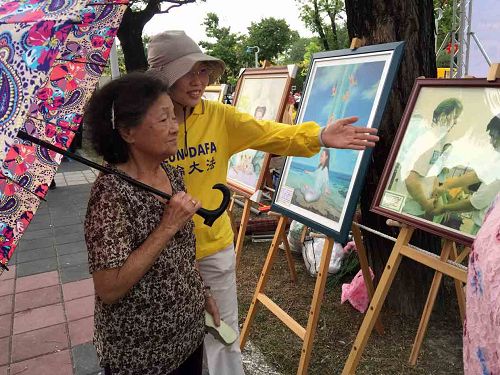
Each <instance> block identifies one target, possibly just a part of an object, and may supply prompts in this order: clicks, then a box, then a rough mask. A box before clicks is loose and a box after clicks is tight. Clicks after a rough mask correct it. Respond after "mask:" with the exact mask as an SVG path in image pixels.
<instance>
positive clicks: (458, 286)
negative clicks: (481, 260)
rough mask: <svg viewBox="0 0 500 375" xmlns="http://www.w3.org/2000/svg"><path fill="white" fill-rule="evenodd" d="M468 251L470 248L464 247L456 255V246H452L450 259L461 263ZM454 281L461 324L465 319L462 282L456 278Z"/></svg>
mask: <svg viewBox="0 0 500 375" xmlns="http://www.w3.org/2000/svg"><path fill="white" fill-rule="evenodd" d="M469 253H470V248H468V247H467V248H465V249H464V250H463V251H462V253H461V254H460V255H458V252H457V247H456V246H453V249H452V250H451V256H450V259H451V260H453V261H455V262H457V263H462V261H463V260H464V259H465V257H466V256H467V255H468V254H469ZM453 281H454V283H455V291H456V293H457V300H458V309H459V310H460V319H461V321H462V324H463V323H464V321H465V292H464V284H463V283H462V282H461V281H460V280H457V279H454V280H453Z"/></svg>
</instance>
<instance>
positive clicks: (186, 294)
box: [85, 164, 205, 375]
mask: <svg viewBox="0 0 500 375" xmlns="http://www.w3.org/2000/svg"><path fill="white" fill-rule="evenodd" d="M163 167H164V169H165V172H166V173H167V175H168V177H169V179H170V182H171V184H172V190H173V193H174V194H175V193H176V192H179V191H181V190H184V182H183V179H182V175H181V174H180V172H179V171H177V170H176V169H175V168H173V167H171V166H169V165H166V164H165V165H164V166H163ZM163 208H164V205H163V204H162V203H161V202H160V201H159V200H158V199H156V198H155V197H154V196H153V195H152V194H151V193H148V192H146V191H144V190H142V189H139V188H136V187H135V186H132V185H130V184H129V183H127V182H125V181H123V180H121V179H120V178H119V177H117V176H114V175H110V174H108V175H100V176H99V177H98V178H97V180H96V181H95V183H94V186H93V187H92V191H91V195H90V200H89V203H88V208H87V216H86V219H85V240H86V243H87V249H88V256H89V269H90V272H91V273H92V272H94V271H98V270H102V269H109V268H115V267H120V266H122V265H123V264H124V263H125V261H126V260H127V257H128V256H129V255H130V254H131V253H132V251H134V250H135V249H136V248H137V247H139V246H140V245H141V244H142V243H143V242H144V240H145V239H146V238H147V237H148V236H149V234H150V233H151V232H152V231H153V230H154V229H155V228H156V227H157V226H158V224H159V222H160V219H161V217H162V214H163ZM193 225H194V224H193V222H192V221H189V222H188V223H187V224H186V225H185V226H184V228H183V229H181V230H180V231H179V232H178V233H177V234H176V235H175V237H174V238H173V239H172V240H171V241H170V243H169V244H168V245H167V247H166V248H165V249H164V250H163V252H162V253H161V255H160V256H159V258H158V259H157V260H156V262H155V263H154V264H153V266H152V267H151V269H150V270H149V271H148V272H147V273H146V274H145V275H144V277H143V278H142V279H141V280H140V281H139V282H138V283H137V284H136V285H134V286H133V287H132V289H131V290H130V291H129V292H128V294H127V295H125V296H124V297H123V298H122V299H121V300H120V301H118V302H117V303H114V304H111V305H107V304H104V303H103V302H102V301H101V299H100V298H99V297H98V296H97V295H96V299H95V314H94V345H95V347H96V349H97V354H98V357H99V360H100V365H101V366H103V367H104V366H105V365H109V366H110V368H111V369H112V371H113V374H115V373H116V374H127V375H129V374H130V375H131V374H133V375H136V374H140V375H159V374H162V375H163V374H167V373H169V372H171V371H173V370H174V369H176V368H177V367H179V366H180V364H181V363H182V362H184V360H186V358H187V357H188V356H189V355H190V354H191V353H192V352H194V350H195V349H196V348H197V347H198V346H199V345H200V344H201V343H202V341H203V338H204V315H203V311H204V304H205V300H204V297H203V284H202V280H201V277H200V275H199V273H198V271H197V270H196V269H195V238H194V234H193Z"/></svg>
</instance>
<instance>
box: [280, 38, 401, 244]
mask: <svg viewBox="0 0 500 375" xmlns="http://www.w3.org/2000/svg"><path fill="white" fill-rule="evenodd" d="M402 47H403V44H402V43H389V44H384V45H377V46H370V47H362V48H358V49H357V50H354V51H353V50H341V51H332V52H322V53H318V54H315V55H314V56H313V62H312V65H311V68H310V71H309V76H308V79H307V85H306V88H305V90H304V96H303V99H302V100H303V102H302V104H301V108H300V112H299V114H298V117H297V123H302V122H304V121H315V122H316V123H318V124H326V123H328V122H329V121H334V120H335V119H339V118H344V117H350V116H357V117H358V118H359V120H358V121H357V123H356V124H355V125H359V126H367V127H378V125H379V123H380V119H381V117H382V113H383V110H384V108H385V104H386V101H387V97H388V95H389V91H390V87H391V85H392V82H393V79H394V76H395V74H396V70H397V67H398V65H399V62H400V59H401V52H402ZM370 153H371V150H365V151H354V150H339V149H324V148H322V149H321V150H320V152H319V153H318V154H317V155H315V156H313V157H311V158H303V157H288V158H287V159H286V163H285V167H284V169H283V175H282V177H281V180H280V183H279V186H278V189H277V192H276V194H275V197H274V201H273V207H272V210H275V211H278V212H281V213H283V214H285V215H286V216H289V217H292V218H294V219H296V220H298V221H301V222H303V223H304V224H306V225H308V226H310V227H312V228H314V229H316V230H318V231H320V232H322V233H324V234H326V235H328V236H330V237H333V238H335V239H336V240H337V241H339V242H344V241H345V239H346V238H347V235H348V232H349V230H350V227H351V222H352V217H353V215H354V211H355V208H356V207H355V206H356V204H357V201H358V198H359V192H360V189H361V185H362V182H363V178H364V173H365V170H366V167H367V164H368V160H369V159H368V158H369V157H370Z"/></svg>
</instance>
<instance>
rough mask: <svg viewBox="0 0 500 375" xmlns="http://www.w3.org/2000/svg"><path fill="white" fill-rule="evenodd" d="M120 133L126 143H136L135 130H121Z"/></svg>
mask: <svg viewBox="0 0 500 375" xmlns="http://www.w3.org/2000/svg"><path fill="white" fill-rule="evenodd" d="M118 133H119V134H120V137H122V139H123V140H124V141H125V142H126V143H128V144H133V143H134V142H135V128H120V129H118Z"/></svg>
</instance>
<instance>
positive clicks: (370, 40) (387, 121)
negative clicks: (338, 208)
mask: <svg viewBox="0 0 500 375" xmlns="http://www.w3.org/2000/svg"><path fill="white" fill-rule="evenodd" d="M345 5H346V13H347V30H348V33H349V37H350V38H351V39H352V38H353V37H360V38H365V40H366V45H372V44H379V43H386V42H394V41H401V40H404V41H406V45H405V51H404V56H403V60H402V62H401V65H400V67H399V72H398V75H397V77H396V79H395V81H394V84H393V87H392V90H391V94H390V98H389V102H388V104H387V107H386V109H385V112H384V116H383V119H382V123H381V124H380V127H379V136H380V142H379V144H378V145H377V147H375V149H374V152H373V154H372V155H373V156H372V162H371V164H370V166H369V168H368V172H367V175H366V181H365V185H364V187H363V190H362V194H361V210H362V222H363V224H365V225H366V226H368V227H370V228H373V229H376V230H379V231H381V232H384V233H387V234H390V235H392V236H394V237H395V236H397V232H398V231H397V230H394V229H391V228H388V227H387V226H386V225H385V220H386V218H384V217H382V216H379V215H376V214H373V213H371V212H370V210H369V209H370V205H371V202H372V200H373V197H374V194H375V190H376V188H377V185H378V183H379V177H380V176H381V175H382V171H383V169H384V166H385V164H386V160H387V158H388V155H389V151H390V149H391V146H392V143H393V140H394V137H395V134H396V130H397V128H398V126H399V122H400V120H401V117H402V114H403V111H404V107H405V105H406V103H407V102H408V98H409V95H410V92H411V89H412V87H413V83H414V81H415V78H417V77H419V76H425V77H435V75H436V58H435V52H434V13H433V1H432V0H405V1H400V0H384V1H377V0H346V1H345ZM364 241H365V246H366V248H367V251H368V253H369V257H370V260H371V263H372V266H373V268H374V272H375V274H376V276H377V277H380V275H381V274H382V272H383V270H384V266H385V264H386V261H387V259H388V257H389V254H390V252H391V250H392V247H393V245H394V243H392V242H390V241H387V240H383V239H382V238H381V237H380V236H376V235H373V234H370V233H367V232H364ZM412 243H413V244H415V245H416V246H419V247H421V248H423V249H426V250H428V251H432V252H435V253H437V252H439V250H440V239H439V238H437V237H435V236H431V235H429V234H427V233H423V232H421V231H416V232H415V234H414V235H413V238H412ZM433 274H434V271H432V270H431V269H429V268H426V267H424V266H423V265H420V264H417V263H415V262H412V261H410V260H409V259H403V262H402V263H401V267H400V269H399V272H398V275H397V277H396V279H395V281H394V283H393V286H392V287H391V291H390V293H389V295H388V299H387V302H386V305H387V306H389V307H390V308H392V309H394V310H396V311H398V312H399V313H401V314H403V315H409V316H415V315H420V314H421V311H422V308H423V306H424V304H425V300H426V298H427V293H428V290H429V286H430V282H431V280H432V276H433ZM441 290H443V288H441ZM435 309H439V310H442V309H443V297H442V293H441V294H440V297H439V298H438V301H437V303H436V306H435Z"/></svg>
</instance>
